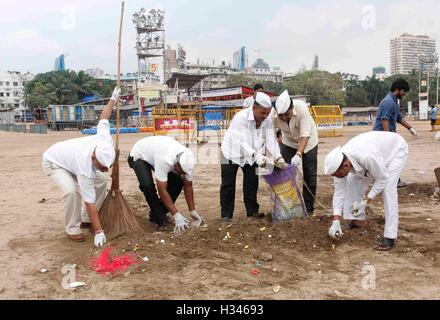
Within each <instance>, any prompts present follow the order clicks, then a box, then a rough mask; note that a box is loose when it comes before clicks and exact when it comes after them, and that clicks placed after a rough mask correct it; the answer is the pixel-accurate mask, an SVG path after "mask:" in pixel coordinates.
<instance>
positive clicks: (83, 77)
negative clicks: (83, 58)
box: [73, 70, 96, 99]
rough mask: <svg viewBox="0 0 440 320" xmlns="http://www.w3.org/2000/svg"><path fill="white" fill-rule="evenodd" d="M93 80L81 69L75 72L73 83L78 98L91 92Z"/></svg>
mask: <svg viewBox="0 0 440 320" xmlns="http://www.w3.org/2000/svg"><path fill="white" fill-rule="evenodd" d="M95 82H96V81H95V79H93V78H92V77H90V76H89V75H88V74H87V73H85V72H84V71H82V70H81V71H80V72H78V74H76V76H75V78H74V80H73V83H74V84H75V86H76V88H75V89H76V91H77V93H78V96H79V98H80V99H81V98H83V97H84V96H86V95H89V94H93V86H94V85H95Z"/></svg>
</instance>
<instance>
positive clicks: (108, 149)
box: [95, 143, 116, 168]
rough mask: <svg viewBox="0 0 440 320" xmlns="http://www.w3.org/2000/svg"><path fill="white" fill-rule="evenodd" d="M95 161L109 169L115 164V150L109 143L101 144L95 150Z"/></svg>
mask: <svg viewBox="0 0 440 320" xmlns="http://www.w3.org/2000/svg"><path fill="white" fill-rule="evenodd" d="M95 155H96V160H98V162H99V163H100V164H102V165H103V166H105V167H107V168H110V167H111V166H112V164H113V162H115V156H116V152H115V148H114V147H113V145H112V144H110V143H101V144H99V145H98V146H97V147H96V149H95Z"/></svg>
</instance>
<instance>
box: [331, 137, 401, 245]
mask: <svg viewBox="0 0 440 320" xmlns="http://www.w3.org/2000/svg"><path fill="white" fill-rule="evenodd" d="M407 159H408V144H407V143H406V141H405V140H404V139H403V138H402V137H401V136H400V135H398V134H397V133H392V132H381V131H373V132H367V133H363V134H361V135H359V136H357V137H354V138H353V139H351V140H350V141H349V142H348V143H347V144H346V145H344V146H343V147H337V148H336V149H334V150H332V151H331V152H330V153H329V154H328V155H327V157H326V158H325V168H324V170H325V174H327V175H332V176H334V177H335V178H334V185H335V193H334V195H333V224H332V226H331V227H330V230H329V235H330V236H331V237H332V238H337V237H340V236H342V228H341V223H340V219H341V217H342V215H343V217H344V219H345V220H351V224H350V227H351V228H355V227H364V226H365V225H366V223H365V220H366V215H365V209H366V208H367V206H368V204H369V203H370V201H371V200H373V199H374V198H376V197H377V196H378V195H379V194H381V193H382V198H383V203H384V209H385V232H384V238H383V239H382V240H381V242H380V243H378V244H377V245H375V246H374V247H373V248H374V249H375V250H379V251H386V250H389V249H391V248H392V247H393V246H394V240H395V239H396V238H397V230H398V224H399V208H398V196H397V181H398V180H399V176H400V174H401V172H402V170H403V168H404V167H405V164H406V161H407ZM371 182H373V187H372V188H371V190H370V192H369V193H368V195H367V196H366V197H365V193H366V191H367V188H368V186H369V184H370V183H371ZM364 197H365V198H364Z"/></svg>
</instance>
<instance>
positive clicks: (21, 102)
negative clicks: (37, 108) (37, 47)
mask: <svg viewBox="0 0 440 320" xmlns="http://www.w3.org/2000/svg"><path fill="white" fill-rule="evenodd" d="M34 77H35V76H34V75H33V74H31V73H29V72H27V73H21V72H18V71H6V72H0V109H18V110H24V109H25V90H24V89H25V85H26V83H28V82H29V81H31V80H32V79H34Z"/></svg>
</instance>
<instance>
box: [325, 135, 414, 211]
mask: <svg viewBox="0 0 440 320" xmlns="http://www.w3.org/2000/svg"><path fill="white" fill-rule="evenodd" d="M407 150H408V144H407V143H406V141H405V139H403V138H402V137H401V136H400V135H399V134H397V133H394V132H384V131H371V132H366V133H363V134H360V135H358V136H356V137H354V138H353V139H351V140H350V141H349V142H348V143H347V144H346V145H344V146H343V147H342V152H343V153H344V154H345V155H346V156H347V158H348V159H349V160H350V162H351V165H352V171H351V172H352V173H353V174H355V175H359V176H362V177H371V178H372V179H373V180H374V184H373V187H372V188H371V190H370V192H369V193H368V198H370V199H374V198H375V197H377V196H378V195H379V194H380V193H382V191H383V190H384V188H385V186H386V183H387V179H388V176H389V175H388V168H387V167H388V166H389V165H390V163H391V161H392V160H393V159H394V158H395V157H396V155H397V154H398V153H399V152H401V151H404V152H407ZM334 183H335V194H334V195H333V212H334V214H336V215H342V209H343V207H344V194H345V186H346V185H347V177H344V178H342V179H340V178H336V177H335V178H334ZM396 188H397V185H396Z"/></svg>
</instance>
